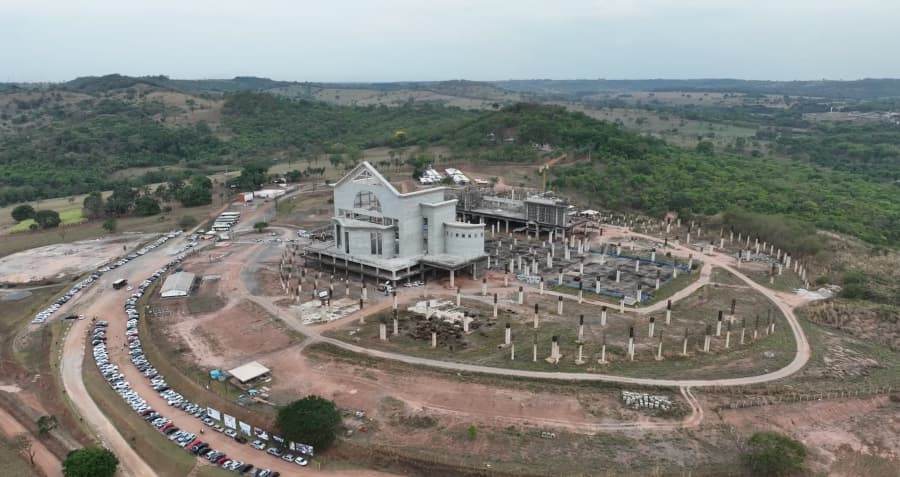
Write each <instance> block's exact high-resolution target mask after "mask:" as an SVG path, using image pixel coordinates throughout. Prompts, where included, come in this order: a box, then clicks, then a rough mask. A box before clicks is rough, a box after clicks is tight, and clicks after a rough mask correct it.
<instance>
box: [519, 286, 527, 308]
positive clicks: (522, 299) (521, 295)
mask: <svg viewBox="0 0 900 477" xmlns="http://www.w3.org/2000/svg"><path fill="white" fill-rule="evenodd" d="M518 302H519V304H520V305H524V304H525V290H524V289H523V288H522V287H521V286H520V287H519V297H518Z"/></svg>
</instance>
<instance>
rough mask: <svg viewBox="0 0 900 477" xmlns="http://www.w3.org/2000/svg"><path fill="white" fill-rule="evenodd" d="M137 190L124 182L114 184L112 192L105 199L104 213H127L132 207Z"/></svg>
mask: <svg viewBox="0 0 900 477" xmlns="http://www.w3.org/2000/svg"><path fill="white" fill-rule="evenodd" d="M135 199H137V191H136V190H134V189H133V188H132V187H131V186H129V185H128V184H125V183H119V184H116V186H115V187H113V193H112V195H110V196H109V198H108V199H106V207H105V210H106V215H112V216H122V215H127V214H128V213H130V212H131V209H133V208H134V201H135Z"/></svg>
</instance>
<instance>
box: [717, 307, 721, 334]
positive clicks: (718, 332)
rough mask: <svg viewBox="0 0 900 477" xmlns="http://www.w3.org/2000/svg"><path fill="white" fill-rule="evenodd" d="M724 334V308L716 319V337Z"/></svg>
mask: <svg viewBox="0 0 900 477" xmlns="http://www.w3.org/2000/svg"><path fill="white" fill-rule="evenodd" d="M719 336H722V310H719V318H718V319H717V320H716V338H718V337H719Z"/></svg>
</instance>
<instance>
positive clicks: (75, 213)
mask: <svg viewBox="0 0 900 477" xmlns="http://www.w3.org/2000/svg"><path fill="white" fill-rule="evenodd" d="M59 219H60V220H61V221H62V223H61V224H60V227H63V226H66V225H75V224H80V223H82V222H84V221H86V220H87V219H85V218H84V215H82V214H81V208H77V209H68V210H62V211H60V212H59ZM33 223H35V222H34V219H26V220H23V221H21V222H19V223H18V224H16V225H14V226H13V227H12V228H11V229H9V231H10V232H11V233H16V232H27V231H28V230H30V229H31V224H33Z"/></svg>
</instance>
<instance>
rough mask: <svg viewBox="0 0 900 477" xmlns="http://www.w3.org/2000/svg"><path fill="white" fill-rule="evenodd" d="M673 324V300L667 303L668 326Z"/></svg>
mask: <svg viewBox="0 0 900 477" xmlns="http://www.w3.org/2000/svg"><path fill="white" fill-rule="evenodd" d="M671 322H672V300H668V301H667V302H666V324H667V325H668V324H670V323H671Z"/></svg>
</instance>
